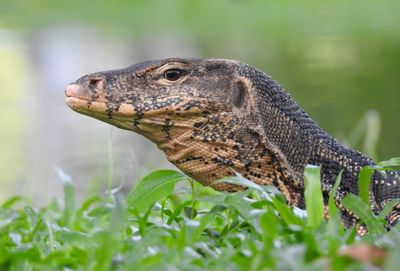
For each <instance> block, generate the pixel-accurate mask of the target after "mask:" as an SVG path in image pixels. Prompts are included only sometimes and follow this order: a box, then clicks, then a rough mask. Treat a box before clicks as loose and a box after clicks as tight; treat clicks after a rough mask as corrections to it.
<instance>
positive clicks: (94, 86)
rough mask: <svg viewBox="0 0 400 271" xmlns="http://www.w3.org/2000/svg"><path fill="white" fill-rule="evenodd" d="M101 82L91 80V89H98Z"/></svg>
mask: <svg viewBox="0 0 400 271" xmlns="http://www.w3.org/2000/svg"><path fill="white" fill-rule="evenodd" d="M100 81H101V80H100V79H90V80H89V88H91V89H94V88H97V86H98V85H99V83H100Z"/></svg>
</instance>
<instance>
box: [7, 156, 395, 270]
mask: <svg viewBox="0 0 400 271" xmlns="http://www.w3.org/2000/svg"><path fill="white" fill-rule="evenodd" d="M399 164H400V163H399V161H398V160H395V159H393V160H390V161H389V162H385V163H382V164H381V166H382V167H388V166H393V165H399ZM59 175H60V178H61V179H62V181H63V185H64V192H65V193H64V198H63V200H61V201H56V200H55V201H53V202H51V203H50V204H48V205H47V206H45V207H43V208H41V209H36V208H34V207H31V206H25V207H23V208H20V207H19V206H23V204H24V199H23V198H21V197H18V196H16V197H13V198H11V199H10V200H8V201H7V202H5V203H3V204H2V205H1V207H0V270H329V268H330V270H382V269H384V270H397V267H398V266H399V265H400V258H399V257H398V255H399V253H400V227H396V228H394V229H392V230H391V231H390V232H387V231H386V230H384V221H383V219H382V217H381V216H379V217H378V216H374V215H373V214H372V212H371V210H370V208H369V206H368V205H367V204H366V203H365V202H364V201H363V199H362V198H358V197H355V196H354V197H353V196H349V197H346V200H345V203H346V204H345V205H346V207H348V208H349V209H351V210H353V211H354V212H355V213H357V214H358V215H359V216H360V217H361V218H362V219H363V221H364V223H366V224H367V225H368V226H369V227H370V232H371V233H370V234H369V235H367V236H364V237H358V236H357V235H356V234H355V229H354V228H351V229H349V230H344V229H343V227H342V225H341V223H340V219H339V216H338V211H337V209H336V207H335V206H334V204H332V202H333V195H334V193H335V189H334V190H333V193H332V195H331V200H330V204H329V212H330V215H331V219H330V220H329V221H326V220H325V219H323V206H322V194H321V190H320V180H319V168H315V167H308V168H307V169H306V173H305V176H306V178H305V180H306V185H307V187H306V191H305V194H306V204H307V211H306V212H304V211H301V210H298V209H296V208H292V207H289V206H288V205H287V204H286V202H285V200H284V198H283V196H282V194H281V193H279V192H278V191H277V190H276V189H275V188H273V187H268V186H259V185H256V184H254V183H252V182H249V181H248V180H245V179H244V178H242V177H241V176H236V177H233V178H228V179H223V180H222V181H229V182H233V183H236V184H241V185H244V186H247V187H248V189H247V190H246V191H244V192H238V193H233V194H228V193H220V192H215V191H213V190H212V189H210V188H205V187H202V186H200V185H198V184H197V183H195V182H193V181H192V180H190V179H188V178H187V177H186V176H185V175H183V174H181V173H179V172H176V171H173V170H160V171H155V172H153V173H151V174H149V175H147V176H145V177H144V178H143V179H142V180H141V181H140V182H139V183H138V184H137V185H136V186H135V187H134V188H133V190H132V191H131V193H130V194H129V195H128V196H127V197H124V196H122V195H120V194H118V193H117V192H116V193H112V192H110V193H108V194H107V196H105V197H99V196H93V197H90V198H88V199H86V201H84V202H83V203H82V204H77V202H76V200H75V195H74V187H73V183H72V181H71V179H70V178H69V177H68V176H67V175H65V174H64V173H63V172H62V171H61V170H59ZM365 176H368V174H365ZM178 182H181V184H182V185H181V186H180V188H179V189H175V184H177V183H178ZM339 182H340V176H339V178H338V180H337V183H336V184H337V185H338V184H339ZM360 182H362V181H360ZM110 191H112V190H110ZM306 213H307V215H306ZM357 245H358V246H357ZM359 247H364V248H372V247H376V248H378V250H379V251H381V252H383V253H386V254H385V257H384V259H379V257H378V259H375V258H374V257H373V256H368V257H369V258H370V262H369V263H365V262H361V261H359V260H356V259H355V258H354V257H349V256H348V254H346V253H344V252H343V251H344V249H345V248H350V250H352V251H354V252H355V253H356V254H357V253H358V254H365V252H360V251H359V250H358V248H359Z"/></svg>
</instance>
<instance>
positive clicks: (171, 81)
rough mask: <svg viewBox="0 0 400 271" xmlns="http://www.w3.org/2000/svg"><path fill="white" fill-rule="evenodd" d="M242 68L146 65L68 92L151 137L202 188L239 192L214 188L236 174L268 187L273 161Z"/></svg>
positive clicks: (85, 107) (217, 62)
mask: <svg viewBox="0 0 400 271" xmlns="http://www.w3.org/2000/svg"><path fill="white" fill-rule="evenodd" d="M243 66H244V64H242V63H240V62H237V61H232V60H223V59H176V58H174V59H165V60H157V61H148V62H143V63H139V64H135V65H132V66H129V67H127V68H125V69H120V70H114V71H106V72H98V73H94V74H90V75H86V76H83V77H82V78H80V79H78V80H77V81H76V82H74V83H72V84H70V85H68V86H67V88H66V90H65V93H66V96H67V98H66V103H67V105H68V106H69V107H71V108H72V109H73V110H75V111H77V112H79V113H82V114H84V115H88V116H91V117H94V118H96V119H99V120H101V121H104V122H107V123H109V124H112V125H114V126H117V127H119V128H123V129H127V130H132V131H134V132H136V133H139V134H141V135H143V136H145V137H147V138H148V139H150V140H151V141H153V142H154V143H156V144H157V146H158V147H159V148H160V149H161V150H163V151H164V153H165V154H166V156H167V159H168V160H169V161H171V162H172V163H174V164H175V165H176V166H177V167H178V168H180V169H181V170H182V171H183V172H185V173H186V174H188V175H189V176H192V177H193V178H195V179H196V180H198V181H200V182H202V183H203V184H205V185H211V186H213V187H214V188H216V189H219V190H237V189H239V188H238V187H237V186H234V185H229V184H225V183H219V184H213V182H214V181H215V180H217V179H220V178H222V177H225V176H228V175H234V172H235V171H237V172H239V173H241V174H242V175H244V176H245V177H247V178H249V179H253V180H255V181H257V180H258V181H259V182H261V181H263V182H265V181H267V182H268V181H269V182H271V181H272V179H273V178H274V177H273V176H272V175H273V173H274V171H273V170H272V169H273V168H274V166H273V165H274V163H276V161H275V160H274V157H273V155H272V154H271V153H269V150H268V149H267V148H266V144H264V143H265V142H264V143H263V140H264V139H263V137H262V135H261V134H260V132H259V131H260V130H262V129H260V128H259V123H258V118H257V117H256V111H257V109H256V108H255V105H254V101H253V96H252V83H251V81H250V80H249V79H247V78H246V77H243V76H241V75H240V73H239V70H240V69H243ZM266 164H268V165H270V166H269V167H267V166H266Z"/></svg>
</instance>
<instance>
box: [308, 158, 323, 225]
mask: <svg viewBox="0 0 400 271" xmlns="http://www.w3.org/2000/svg"><path fill="white" fill-rule="evenodd" d="M304 183H305V191H304V196H305V199H306V208H307V222H308V225H309V226H310V227H311V228H312V229H315V228H316V227H318V226H319V224H321V222H322V221H323V219H324V200H323V197H322V190H321V168H320V167H316V166H311V165H307V166H306V168H305V170H304Z"/></svg>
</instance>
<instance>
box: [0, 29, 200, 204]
mask: <svg viewBox="0 0 400 271" xmlns="http://www.w3.org/2000/svg"><path fill="white" fill-rule="evenodd" d="M14 34H15V35H14V36H13V38H11V37H10V36H9V37H8V38H7V39H2V40H1V41H0V44H3V45H4V46H6V45H7V46H8V47H9V48H12V51H13V52H14V54H15V55H18V56H19V57H21V56H23V57H22V59H23V61H22V63H21V65H19V66H18V67H17V68H16V69H17V70H15V71H13V74H14V73H15V74H18V75H20V76H18V80H21V82H22V83H21V84H12V85H13V88H14V89H2V90H1V94H0V98H1V100H3V101H6V100H7V101H9V100H10V94H9V93H10V92H19V93H21V95H19V96H18V97H16V98H14V99H13V102H14V103H15V104H14V106H13V107H12V108H14V112H12V113H11V114H10V115H9V116H8V117H7V118H8V119H9V118H13V122H14V126H13V127H10V126H8V127H4V124H5V123H4V121H2V123H1V124H0V128H1V130H2V131H5V130H10V129H11V130H15V135H13V136H12V137H14V138H15V139H16V140H15V141H14V146H13V147H12V148H10V149H7V152H3V153H2V154H1V156H0V157H3V159H1V160H0V167H1V170H0V183H1V184H2V186H3V188H4V189H1V191H0V202H1V201H3V200H4V199H5V198H7V197H9V195H10V194H15V193H17V194H21V193H22V194H25V195H26V196H28V197H30V198H32V199H33V201H34V202H35V203H36V204H42V203H44V202H46V201H48V200H49V199H51V198H53V197H59V196H61V195H62V185H61V182H60V180H59V179H58V176H57V174H56V171H55V170H54V168H55V167H60V168H62V169H63V170H64V172H66V173H67V174H69V175H71V176H72V178H73V180H74V181H75V184H76V186H77V191H79V193H80V194H83V193H85V192H87V191H88V190H91V191H92V192H93V191H99V190H101V189H104V188H105V187H107V183H108V174H109V173H108V163H109V151H108V150H109V142H110V141H111V146H112V148H111V149H112V157H113V170H112V175H113V186H114V187H115V186H119V185H120V184H121V183H123V184H124V186H125V187H127V189H129V187H131V185H132V183H133V182H134V181H135V180H137V179H138V178H139V177H140V176H142V175H143V174H145V173H146V172H148V171H150V170H153V169H156V168H170V167H172V166H171V164H169V163H168V162H167V161H166V160H165V159H164V155H163V154H162V153H161V152H160V151H159V150H158V149H156V147H155V145H154V144H152V143H150V142H149V141H147V140H146V139H144V138H142V137H141V136H139V135H136V134H134V133H132V132H129V131H124V130H120V129H117V128H113V127H111V126H110V125H108V124H105V123H102V122H99V121H97V120H94V119H91V118H88V117H85V116H83V115H80V114H77V113H75V112H73V111H72V110H70V109H69V108H68V107H67V106H66V105H65V103H64V87H65V86H66V85H67V84H68V83H70V82H73V81H75V80H76V79H77V78H79V77H81V76H82V75H84V74H87V73H92V72H96V71H101V70H109V69H114V68H121V67H125V66H128V65H131V64H133V63H135V62H138V61H141V60H144V59H147V58H149V56H151V57H153V58H154V57H160V58H162V57H170V56H176V55H179V56H182V55H187V56H195V55H197V53H196V52H197V50H196V48H195V47H193V46H192V45H190V43H188V42H185V41H182V40H179V39H177V38H176V37H158V40H141V41H137V40H128V39H127V40H121V39H118V38H111V37H103V36H102V35H101V34H100V33H98V32H96V31H95V30H94V29H91V28H89V27H85V26H81V25H78V26H68V27H57V28H48V29H43V30H41V31H37V32H33V33H30V34H29V36H23V35H22V34H21V33H14ZM17 34H18V35H17ZM149 44H151V45H152V46H149ZM16 45H18V46H16ZM11 61H12V60H11ZM0 73H1V70H0ZM12 81H13V82H15V79H12ZM0 86H1V85H0ZM8 104H9V103H8ZM10 107H11V106H10ZM15 109H16V110H15ZM18 122H21V123H20V124H18V125H17V124H15V123H18ZM17 138H18V139H17ZM3 144H5V142H0V149H3V150H5V149H6V148H2V145H3ZM12 153H13V154H14V156H12V155H11V154H12ZM10 155H11V156H10ZM10 167H13V171H12V174H10V172H9V170H8V169H9V168H10ZM5 172H8V173H7V174H5Z"/></svg>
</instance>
